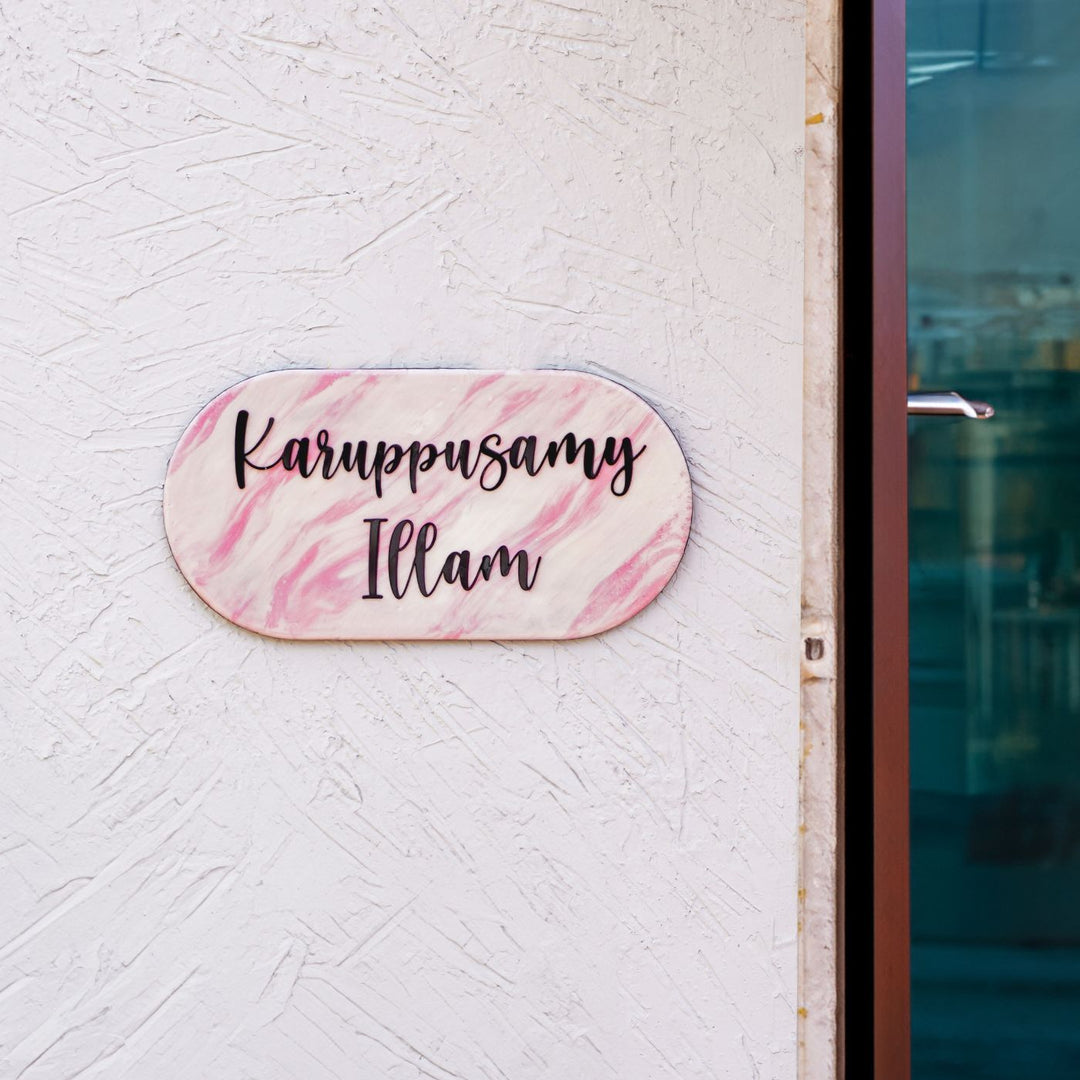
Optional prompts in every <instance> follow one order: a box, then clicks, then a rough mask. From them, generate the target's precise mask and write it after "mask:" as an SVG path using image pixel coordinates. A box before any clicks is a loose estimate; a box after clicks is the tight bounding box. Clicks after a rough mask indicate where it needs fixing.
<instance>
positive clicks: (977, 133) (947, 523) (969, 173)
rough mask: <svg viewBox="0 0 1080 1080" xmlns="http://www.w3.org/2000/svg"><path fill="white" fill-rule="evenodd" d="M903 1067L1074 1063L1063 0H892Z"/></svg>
mask: <svg viewBox="0 0 1080 1080" xmlns="http://www.w3.org/2000/svg"><path fill="white" fill-rule="evenodd" d="M908 49H909V56H908V243H909V252H908V255H909V272H908V273H909V277H908V304H909V354H910V360H909V362H910V368H909V371H910V384H911V388H912V389H916V388H918V389H928V390H929V389H935V390H936V389H952V390H958V391H960V392H961V393H963V394H965V395H967V396H970V397H976V398H982V399H985V400H987V401H990V402H991V403H992V404H993V405H994V406H995V408H996V410H997V415H996V417H995V418H994V419H993V420H992V421H990V422H988V423H973V422H970V421H964V420H943V419H939V418H929V419H920V420H913V421H912V423H911V442H910V451H911V466H910V484H911V492H910V540H911V564H910V571H911V698H912V707H911V766H912V779H911V784H912V789H911V840H912V937H913V943H912V969H913V986H912V1023H913V1046H912V1049H913V1059H914V1067H913V1073H914V1080H946V1078H948V1080H1021V1078H1028V1077H1030V1078H1032V1080H1035V1078H1038V1080H1056V1078H1059V1077H1060V1078H1065V1077H1068V1078H1070V1080H1075V1078H1080V3H1077V2H1076V0H908Z"/></svg>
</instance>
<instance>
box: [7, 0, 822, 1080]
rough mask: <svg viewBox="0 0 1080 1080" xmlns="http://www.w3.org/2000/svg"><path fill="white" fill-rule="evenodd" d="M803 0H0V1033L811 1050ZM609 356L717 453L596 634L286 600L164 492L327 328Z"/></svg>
mask: <svg viewBox="0 0 1080 1080" xmlns="http://www.w3.org/2000/svg"><path fill="white" fill-rule="evenodd" d="M803 17H804V12H803V8H802V6H801V4H800V3H798V2H794V0H682V2H679V3H674V4H668V3H659V2H657V3H643V2H636V0H635V2H630V0H590V3H589V5H588V6H580V7H579V6H577V4H575V3H562V2H558V3H556V2H554V0H531V2H525V0H521V2H512V3H500V2H495V0H484V2H475V0H439V2H434V0H427V2H425V0H394V3H393V4H387V3H384V2H382V0H375V2H374V3H369V4H363V5H361V4H356V3H342V4H331V3H305V2H304V0H294V2H292V3H285V2H283V0H233V2H230V3H223V2H218V3H214V2H207V3H189V2H185V0H180V2H178V3H174V4H164V3H149V2H147V0H135V2H131V0H129V2H125V3H121V2H119V0H100V2H97V3H95V4H93V5H70V4H62V3H53V2H51V0H32V2H31V0H6V2H5V3H4V4H3V6H2V8H0V29H2V35H0V40H2V41H3V60H4V62H3V65H2V68H0V80H2V90H3V102H2V104H0V116H2V121H3V122H2V124H0V139H2V140H3V160H4V163H5V167H4V169H3V170H2V175H0V206H2V207H3V210H4V214H3V216H2V218H0V227H2V228H3V230H4V236H3V244H2V255H0V260H2V262H0V275H2V279H0V280H2V288H0V304H2V308H0V319H2V322H0V327H2V331H0V342H2V350H3V363H2V366H0V392H2V395H3V401H4V413H3V421H2V433H3V434H2V444H0V470H2V471H0V499H2V503H3V510H4V528H3V529H2V530H0V550H2V558H0V585H2V589H3V594H4V629H3V633H2V635H0V710H2V715H3V724H2V725H0V873H2V880H3V889H2V890H0V1076H2V1077H12V1078H15V1077H18V1078H21V1080H60V1078H75V1077H78V1078H80V1080H89V1078H91V1077H107V1078H110V1080H112V1078H128V1077H130V1078H138V1080H141V1078H146V1077H154V1078H161V1080H168V1078H172V1077H195V1078H202V1077H206V1078H214V1080H217V1078H224V1080H232V1078H237V1080H239V1078H253V1080H278V1078H282V1080H286V1078H288V1080H295V1078H303V1080H322V1078H324V1077H325V1078H328V1080H329V1078H333V1077H337V1078H360V1080H368V1078H372V1080H379V1078H384V1077H385V1078H393V1080H404V1078H410V1080H411V1078H414V1077H433V1078H437V1080H448V1078H467V1080H487V1078H490V1080H495V1078H509V1080H528V1078H538V1077H551V1078H558V1080H576V1078H579V1077H581V1078H594V1077H596V1078H599V1077H605V1076H610V1077H616V1078H619V1080H646V1078H650V1080H651V1078H662V1077H678V1078H680V1080H693V1078H697V1077H702V1078H704V1077H711V1078H732V1080H736V1078H737V1080H750V1078H760V1080H787V1078H790V1077H793V1076H794V1075H795V1072H796V1059H797V1045H796V1011H797V1008H798V1002H797V998H796V967H797V949H798V946H797V941H796V917H797V903H798V901H797V890H798V884H799V879H798V874H799V846H798V831H799V812H798V792H799V762H800V734H799V686H800V667H799V653H800V628H799V616H800V550H801V532H800V530H801V524H800V501H801V497H802V467H801V458H802V443H801V424H802V421H801V417H802V390H803V371H802V353H801V344H802V343H801V335H802V322H803V311H802V250H803V186H802V184H803V172H802V149H801V148H802V142H803V139H804V120H805V115H804V27H803ZM380 364H381V365H388V364H389V365H399V366H408V365H468V366H478V367H490V368H497V367H503V366H509V367H515V368H516V367H523V368H531V367H536V366H542V365H556V366H572V367H579V368H582V369H584V370H589V371H595V372H598V373H601V374H608V375H610V376H612V377H614V378H617V379H620V380H622V381H624V382H626V383H627V384H628V385H630V386H632V387H633V388H634V389H636V390H638V391H639V392H640V393H642V394H643V395H644V396H646V397H647V398H648V399H649V400H650V401H651V402H653V403H654V404H655V405H656V407H657V408H658V409H659V410H660V411H661V413H662V415H664V416H665V418H666V419H667V420H668V421H669V423H670V424H671V425H672V427H673V428H674V430H675V432H676V433H677V435H678V437H679V439H680V440H681V442H682V444H683V446H684V448H685V450H686V454H687V457H688V459H689V461H690V466H691V470H692V474H693V480H694V485H695V496H696V506H695V523H694V530H693V535H692V538H691V541H690V546H689V550H688V552H687V555H686V559H685V562H684V564H683V566H682V568H681V569H680V571H679V572H678V574H677V575H676V578H675V579H674V581H673V582H672V584H671V586H670V587H669V588H668V589H667V590H666V591H665V592H664V593H663V594H662V596H661V597H660V598H659V600H658V601H657V602H656V603H654V604H653V605H652V606H651V607H650V608H648V609H647V610H646V611H645V612H644V613H642V614H641V615H640V616H639V617H637V618H636V619H634V620H633V621H632V622H631V623H629V624H627V625H626V626H624V627H622V628H620V629H617V630H615V631H612V632H610V633H608V634H605V635H603V636H602V637H600V638H596V639H590V640H585V641H580V642H570V643H562V644H527V645H521V644H514V643H473V644H455V643H446V644H427V645H418V644H363V645H347V644H293V643H288V642H282V641H272V640H264V639H261V638H258V637H255V636H253V635H251V634H249V633H246V632H245V631H243V630H240V629H238V628H236V627H234V626H232V625H230V624H228V623H226V622H224V621H223V620H222V619H220V618H218V617H217V616H216V615H214V614H213V613H212V612H211V611H210V610H208V609H207V608H206V607H205V606H203V604H202V603H201V602H200V601H199V600H198V598H197V597H196V596H195V595H194V594H193V593H192V592H191V591H190V590H189V589H188V588H187V586H186V585H185V584H184V582H183V580H182V579H181V577H180V575H179V573H178V572H177V570H176V568H175V566H174V565H173V563H172V560H171V558H170V555H169V551H168V548H167V545H166V542H165V538H164V534H163V528H162V517H161V486H162V478H163V475H164V471H165V466H166V462H167V461H168V457H169V454H170V452H171V450H172V448H173V446H174V445H175V443H176V441H177V439H178V438H179V436H180V434H181V432H182V431H183V429H184V427H185V425H186V424H187V423H188V421H189V420H190V419H191V418H192V416H194V415H195V413H196V412H197V411H198V409H199V408H200V407H201V406H202V405H203V404H204V403H205V402H206V401H208V400H209V399H210V398H211V397H213V396H214V395H215V394H217V393H218V392H219V391H221V390H222V389H224V388H225V387H226V386H228V385H230V384H231V383H233V382H235V381H237V380H239V379H241V378H244V377H246V376H249V375H253V374H255V373H257V372H260V371H266V370H271V369H274V368H279V367H289V366H328V367H335V366H336V367H341V366H358V365H380Z"/></svg>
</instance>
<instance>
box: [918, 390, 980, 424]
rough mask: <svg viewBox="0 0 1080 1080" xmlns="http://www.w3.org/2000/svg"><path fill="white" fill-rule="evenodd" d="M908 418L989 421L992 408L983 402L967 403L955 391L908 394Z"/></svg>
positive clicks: (964, 398)
mask: <svg viewBox="0 0 1080 1080" xmlns="http://www.w3.org/2000/svg"><path fill="white" fill-rule="evenodd" d="M907 411H908V416H967V417H970V418H971V419H972V420H989V419H990V417H991V416H993V415H994V406H993V405H990V404H988V403H987V402H985V401H968V399H967V398H966V397H962V396H961V395H960V394H958V393H957V392H956V391H955V390H942V391H937V390H935V391H931V392H930V393H918V394H908V396H907Z"/></svg>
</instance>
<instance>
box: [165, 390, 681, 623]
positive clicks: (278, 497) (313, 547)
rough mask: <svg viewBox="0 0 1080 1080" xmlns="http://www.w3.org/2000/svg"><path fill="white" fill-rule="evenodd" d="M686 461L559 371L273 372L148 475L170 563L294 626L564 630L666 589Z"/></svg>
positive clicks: (255, 616)
mask: <svg viewBox="0 0 1080 1080" xmlns="http://www.w3.org/2000/svg"><path fill="white" fill-rule="evenodd" d="M690 509H691V495H690V477H689V474H688V472H687V468H686V462H685V460H684V458H683V455H682V451H681V450H680V449H679V445H678V443H677V442H676V441H675V437H674V436H673V435H672V433H671V431H670V430H669V429H668V427H667V426H666V425H665V423H664V422H663V420H661V419H660V417H659V416H658V415H657V414H656V413H655V412H654V411H653V410H652V408H650V407H649V405H647V404H646V403H645V402H644V401H643V400H642V399H641V398H639V397H638V396H637V395H636V394H634V393H632V392H631V391H629V390H627V389H626V388H625V387H622V386H619V385H618V384H617V383H614V382H611V381H609V380H607V379H602V378H599V377H597V376H595V375H586V374H583V373H581V372H575V371H530V372H498V373H492V372H482V371H445V370H442V371H440V370H433V371H429V370H419V369H412V370H406V371H400V370H394V371H388V370H382V371H380V370H369V371H275V372H270V373H269V374H266V375H259V376H256V377H255V378H252V379H248V380H246V381H245V382H242V383H239V384H237V385H236V386H234V387H232V388H231V389H229V390H226V391H225V393H223V394H222V395H221V396H220V397H218V398H216V399H215V400H214V401H212V402H211V403H210V404H209V405H207V406H206V408H205V409H203V410H202V412H201V413H199V415H198V416H197V417H196V418H195V420H194V421H193V422H192V423H191V425H190V426H189V427H188V429H187V431H185V432H184V435H183V437H182V438H181V440H180V443H179V445H178V446H177V448H176V451H175V452H174V454H173V456H172V460H171V461H170V462H169V469H168V475H167V477H166V480H165V529H166V532H167V533H168V537H169V544H170V545H171V546H172V550H173V555H174V556H175V558H176V562H177V565H178V566H179V567H180V570H181V572H182V573H183V574H184V576H185V577H186V578H187V580H188V581H189V582H190V583H191V585H192V587H193V588H194V589H195V591H196V592H197V593H198V594H199V595H200V596H201V597H202V598H203V600H205V601H206V603H207V604H209V605H210V606H211V607H212V608H214V609H215V610H216V611H218V612H220V613H221V614H222V615H224V616H225V618H227V619H229V620H231V621H232V622H234V623H237V624H239V625H240V626H243V627H246V628H247V629H249V630H254V631H256V632H257V633H260V634H268V635H270V636H272V637H281V638H297V639H328V638H329V639H353V640H371V639H384V640H393V639H437V638H488V639H492V638H546V639H558V638H575V637H584V636H586V635H588V634H596V633H599V632H600V631H602V630H607V629H609V628H611V627H613V626H617V625H618V624H619V623H621V622H624V621H625V620H626V619H629V618H630V617H631V616H632V615H634V614H636V613H637V612H638V611H640V610H641V609H642V608H643V607H644V606H645V605H646V604H648V603H649V601H650V600H652V599H653V598H654V597H655V596H656V594H657V593H658V592H659V591H660V590H661V589H662V588H663V587H664V585H665V584H666V583H667V581H668V580H669V579H670V577H671V575H672V574H673V573H674V572H675V568H676V566H678V564H679V560H680V558H681V557H682V553H683V549H684V548H685V546H686V540H687V535H688V533H689V530H690Z"/></svg>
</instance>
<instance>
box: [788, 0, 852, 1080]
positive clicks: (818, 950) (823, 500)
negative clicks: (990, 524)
mask: <svg viewBox="0 0 1080 1080" xmlns="http://www.w3.org/2000/svg"><path fill="white" fill-rule="evenodd" d="M839 45H840V16H839V10H838V5H837V2H836V0H808V3H807V12H806V113H807V117H806V215H805V223H806V224H805V242H806V249H805V250H806V256H805V259H806V263H805V282H806V285H805V359H804V365H805V366H804V376H803V378H804V405H803V455H804V456H803V461H804V468H803V563H802V616H803V649H804V654H803V670H802V691H801V695H802V700H801V717H802V721H801V732H802V758H801V770H800V806H801V821H800V835H801V845H800V867H799V878H800V890H799V1011H798V1015H799V1027H798V1030H799V1076H800V1078H802V1080H831V1078H833V1077H837V1076H839V1075H840V1074H841V1070H840V1068H839V1065H838V1061H837V1056H838V1048H839V1039H838V1028H839V1025H838V1017H839V1001H840V994H839V980H840V964H839V955H840V954H839V948H838V945H839V936H838V917H837V916H838V899H839V894H838V866H837V853H838V846H837V836H838V816H839V784H838V762H839V755H838V736H839V724H838V717H837V704H838V701H837V682H836V675H837V653H836V623H837V615H838V551H839V544H838V540H839V535H838V519H839V498H840V491H839V471H838V462H837V458H838V445H839V444H838V417H839V411H838V405H839V370H840V365H839V345H840V341H839V154H838V150H839V77H840V68H839ZM808 638H814V639H819V640H820V641H821V643H822V644H821V646H820V648H821V649H822V650H823V651H822V653H821V656H820V658H818V659H811V658H809V657H808V656H807V654H806V640H807V639H808Z"/></svg>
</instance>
